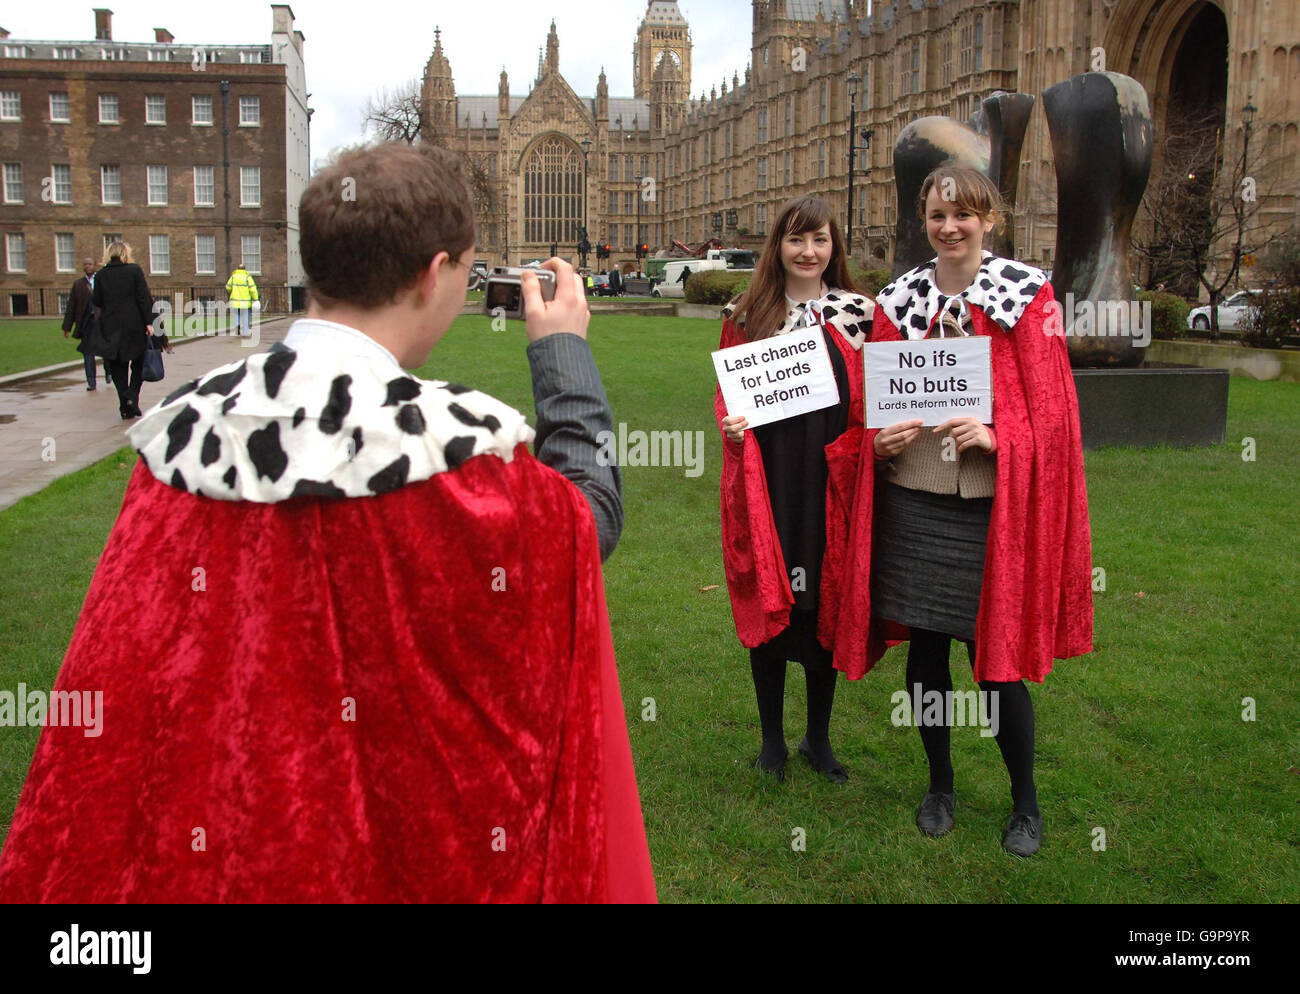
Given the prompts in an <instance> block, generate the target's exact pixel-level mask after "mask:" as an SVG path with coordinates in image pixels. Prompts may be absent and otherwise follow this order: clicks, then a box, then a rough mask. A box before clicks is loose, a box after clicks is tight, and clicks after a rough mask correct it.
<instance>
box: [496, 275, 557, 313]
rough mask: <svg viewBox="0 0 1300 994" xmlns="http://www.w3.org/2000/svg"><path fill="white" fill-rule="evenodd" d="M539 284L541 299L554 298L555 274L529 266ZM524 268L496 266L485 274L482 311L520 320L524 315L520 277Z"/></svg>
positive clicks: (522, 289)
mask: <svg viewBox="0 0 1300 994" xmlns="http://www.w3.org/2000/svg"><path fill="white" fill-rule="evenodd" d="M528 269H529V270H531V271H532V272H534V273H536V274H537V282H538V283H539V284H541V288H542V300H554V299H555V274H554V273H553V272H551V271H550V270H549V269H539V268H537V267H534V266H529V267H528ZM523 273H524V270H523V269H522V268H520V267H518V266H496V267H494V268H493V269H492V271H491V272H490V273H488V276H487V283H486V286H485V292H484V294H483V313H484V314H490V315H492V316H493V317H506V318H514V319H516V320H520V319H522V318H523V316H524V288H523V283H522V282H521V281H520V277H521V276H522V275H523Z"/></svg>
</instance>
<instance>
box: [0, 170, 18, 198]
mask: <svg viewBox="0 0 1300 994" xmlns="http://www.w3.org/2000/svg"><path fill="white" fill-rule="evenodd" d="M11 176H12V177H13V179H12V180H11V179H10V177H11ZM0 180H3V183H4V202H5V203H6V204H21V203H23V164H22V163H21V162H6V163H5V164H4V169H3V172H2V173H0Z"/></svg>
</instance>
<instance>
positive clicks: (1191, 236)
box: [1104, 0, 1234, 296]
mask: <svg viewBox="0 0 1300 994" xmlns="http://www.w3.org/2000/svg"><path fill="white" fill-rule="evenodd" d="M1104 37H1105V49H1106V55H1107V60H1106V61H1107V67H1108V68H1110V69H1113V70H1115V71H1117V72H1122V73H1124V74H1126V75H1128V76H1132V77H1133V78H1134V79H1136V80H1138V82H1140V83H1141V84H1142V85H1143V86H1144V87H1145V88H1146V90H1147V93H1148V95H1149V96H1150V98H1151V113H1152V118H1153V123H1154V125H1155V134H1156V143H1155V149H1154V153H1155V154H1154V156H1153V162H1152V167H1151V178H1150V181H1149V182H1148V185H1147V193H1146V196H1145V198H1144V201H1143V207H1142V210H1141V211H1140V212H1139V215H1138V220H1137V225H1136V230H1135V232H1134V248H1135V249H1136V254H1137V255H1138V257H1139V258H1135V260H1134V264H1135V266H1136V267H1137V271H1136V272H1135V273H1134V276H1135V278H1137V279H1139V280H1141V281H1143V282H1147V283H1148V284H1149V285H1151V286H1156V285H1159V284H1162V283H1167V284H1168V288H1169V289H1170V290H1174V291H1176V292H1179V293H1182V294H1185V295H1187V296H1194V295H1196V294H1197V292H1198V285H1197V282H1196V278H1195V276H1194V275H1192V274H1191V273H1190V271H1189V270H1190V269H1192V268H1194V267H1193V266H1192V265H1191V264H1190V262H1189V260H1190V258H1191V257H1192V256H1193V255H1194V254H1195V255H1199V256H1200V257H1201V258H1204V257H1205V255H1206V253H1207V250H1208V248H1209V242H1210V240H1211V237H1212V225H1211V224H1210V215H1211V198H1212V193H1213V184H1214V180H1215V175H1216V171H1217V170H1218V169H1219V168H1220V166H1221V165H1222V163H1223V160H1224V157H1225V156H1229V155H1232V154H1234V153H1233V152H1232V151H1231V148H1230V145H1231V143H1230V142H1227V141H1225V134H1226V133H1227V132H1226V131H1225V120H1226V110H1227V104H1228V67H1229V63H1228V58H1229V47H1228V41H1229V39H1228V22H1227V18H1226V16H1225V12H1224V9H1223V5H1222V4H1221V3H1220V2H1218V0H1126V2H1124V3H1122V4H1118V5H1115V13H1114V14H1113V16H1112V19H1111V22H1110V24H1109V25H1108V26H1107V30H1106V33H1105V36H1104Z"/></svg>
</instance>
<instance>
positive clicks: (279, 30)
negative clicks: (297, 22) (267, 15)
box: [271, 3, 293, 35]
mask: <svg viewBox="0 0 1300 994" xmlns="http://www.w3.org/2000/svg"><path fill="white" fill-rule="evenodd" d="M271 34H273V35H291V34H293V8H292V7H290V6H289V5H288V4H287V3H273V4H271Z"/></svg>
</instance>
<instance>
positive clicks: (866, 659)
mask: <svg viewBox="0 0 1300 994" xmlns="http://www.w3.org/2000/svg"><path fill="white" fill-rule="evenodd" d="M918 209H919V210H920V212H921V217H922V218H923V219H924V222H923V223H924V224H925V226H926V232H927V234H928V236H929V240H930V244H931V246H932V247H933V248H934V250H935V252H936V253H938V255H937V258H935V259H934V260H932V261H930V262H928V263H926V264H925V265H923V266H918V267H917V268H916V269H913V270H912V271H911V272H908V273H906V274H904V275H903V276H901V277H899V278H898V279H897V280H895V281H894V282H893V283H891V284H890V285H889V286H887V287H885V289H884V290H882V291H881V293H880V296H879V299H878V301H877V307H876V312H875V322H874V326H873V329H872V336H871V341H872V343H875V342H891V341H892V342H896V341H900V340H903V339H909V340H920V339H926V338H945V337H948V338H951V337H959V338H960V337H964V336H970V335H984V336H988V338H989V339H990V343H989V346H990V362H991V372H992V386H993V423H992V425H988V424H984V423H982V422H981V421H979V420H977V419H976V418H973V417H957V418H952V419H948V420H944V421H943V423H941V424H935V423H934V421H933V420H931V421H928V422H927V421H925V420H924V419H921V418H916V419H910V420H904V421H900V422H899V423H896V424H893V425H890V426H889V427H886V428H882V429H871V430H868V431H866V432H865V436H864V452H863V460H862V464H861V468H860V472H859V477H858V486H857V493H856V496H855V502H854V515H853V516H854V520H853V536H852V542H851V543H850V546H849V547H850V549H851V550H852V553H853V555H854V562H853V565H852V567H851V568H850V569H849V570H848V571H847V574H848V575H847V585H848V590H847V593H846V602H845V607H844V608H843V611H844V612H845V617H846V618H849V619H851V621H850V622H846V623H845V624H843V625H841V626H840V628H839V630H838V631H837V633H836V634H837V641H836V645H835V649H836V662H837V664H841V661H843V664H848V668H847V670H846V672H847V675H848V676H849V678H850V679H856V678H857V677H860V676H861V675H862V674H863V673H864V672H866V670H867V669H870V668H871V666H872V665H874V663H875V662H876V660H878V659H879V658H880V656H881V654H883V652H884V651H885V648H886V646H887V645H889V644H894V643H895V642H896V641H899V640H903V639H910V643H911V644H910V645H909V647H908V656H907V694H908V697H909V700H915V701H917V702H921V701H930V700H934V701H942V702H943V705H942V706H938V707H935V708H934V709H933V710H932V709H930V708H928V707H927V708H925V709H924V710H921V709H915V713H914V714H913V715H912V721H913V722H914V723H915V724H916V725H917V727H918V728H919V730H920V733H921V742H922V745H923V747H924V749H925V754H926V757H927V759H928V760H929V765H930V786H929V791H928V792H927V793H926V795H925V798H924V799H923V800H922V802H921V805H920V808H919V809H918V811H917V816H916V823H917V826H918V827H919V828H920V830H921V831H922V832H923V833H925V834H926V835H931V836H939V835H944V834H945V833H947V832H948V831H949V830H950V829H951V828H952V825H953V808H954V804H955V794H954V790H953V769H952V761H951V758H950V755H949V727H948V724H947V721H949V720H951V716H952V714H953V710H952V708H951V706H950V704H951V702H952V700H953V698H952V686H953V685H952V677H951V674H950V673H949V670H948V653H949V648H950V645H951V640H952V639H953V638H957V639H960V640H962V641H964V642H965V643H966V648H967V652H968V654H969V656H970V659H971V663H972V665H973V666H974V675H975V680H976V681H977V682H978V683H979V686H980V689H981V690H982V691H984V692H985V694H986V695H989V696H985V697H984V702H985V707H986V709H987V710H986V711H985V714H986V715H991V716H993V717H994V720H993V721H992V722H991V725H992V731H993V732H994V734H995V735H996V738H997V742H998V747H999V748H1000V750H1001V752H1002V758H1003V760H1004V762H1005V763H1006V766H1007V771H1008V773H1009V774H1010V778H1011V797H1012V814H1011V817H1010V819H1009V820H1008V821H1007V824H1006V827H1005V829H1004V832H1003V840H1002V844H1003V847H1004V848H1005V849H1007V850H1008V851H1009V852H1012V853H1015V854H1017V855H1021V856H1029V855H1032V854H1033V853H1035V852H1037V851H1038V847H1039V845H1040V843H1041V838H1042V815H1041V813H1040V811H1039V808H1038V798H1037V794H1036V791H1035V787H1034V712H1033V703H1032V701H1031V700H1030V697H1029V691H1028V690H1027V689H1026V687H1025V684H1024V682H1023V681H1025V680H1026V679H1028V680H1034V681H1036V682H1040V683H1041V682H1042V680H1043V678H1044V677H1045V676H1047V674H1048V673H1049V672H1050V671H1051V668H1052V660H1053V658H1059V659H1065V658H1069V657H1071V656H1077V655H1081V654H1082V653H1085V652H1090V651H1091V650H1092V595H1091V587H1090V581H1091V568H1092V564H1091V552H1090V544H1089V532H1088V503H1087V492H1086V489H1085V485H1084V476H1083V448H1082V444H1081V441H1080V435H1079V411H1078V402H1077V400H1076V398H1075V391H1074V380H1073V378H1072V376H1071V373H1070V361H1069V356H1068V354H1067V351H1066V345H1065V340H1064V338H1063V337H1061V330H1060V328H1061V325H1060V320H1059V316H1060V312H1059V309H1058V308H1057V305H1056V301H1055V298H1054V297H1053V294H1052V287H1051V284H1050V283H1049V282H1048V281H1047V277H1046V276H1045V275H1044V274H1043V273H1042V272H1040V271H1039V270H1037V269H1035V268H1033V267H1032V266H1025V265H1021V264H1020V263H1018V262H1013V261H1011V260H1007V259H1001V258H998V257H996V256H994V255H992V254H991V253H989V252H985V251H984V250H983V242H984V237H985V236H986V235H987V234H988V233H989V232H990V231H992V230H993V228H994V226H995V225H998V224H1000V223H1002V221H1003V219H1004V212H1005V209H1004V207H1003V206H1002V203H1001V199H1000V197H999V195H998V191H997V188H996V187H995V186H994V185H993V183H992V182H991V181H990V180H989V179H988V177H986V176H985V175H983V174H982V173H980V172H977V171H975V170H973V169H965V168H959V167H953V166H943V167H940V168H939V169H936V170H935V171H934V172H932V173H931V174H930V175H929V176H928V177H927V178H926V180H925V182H924V184H922V187H921V197H920V202H919V204H918ZM871 347H872V345H871V344H868V345H867V346H866V348H867V349H870V348H871ZM961 373H962V370H953V369H945V371H944V375H945V376H947V375H949V374H956V375H958V376H960V374H961ZM867 403H868V405H870V404H872V403H873V398H872V397H870V396H869V397H868V398H867ZM873 462H874V465H873ZM873 537H874V547H873V544H872V539H873ZM868 576H869V580H868ZM864 650H865V651H864ZM981 696H984V695H981ZM981 720H982V719H981Z"/></svg>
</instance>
